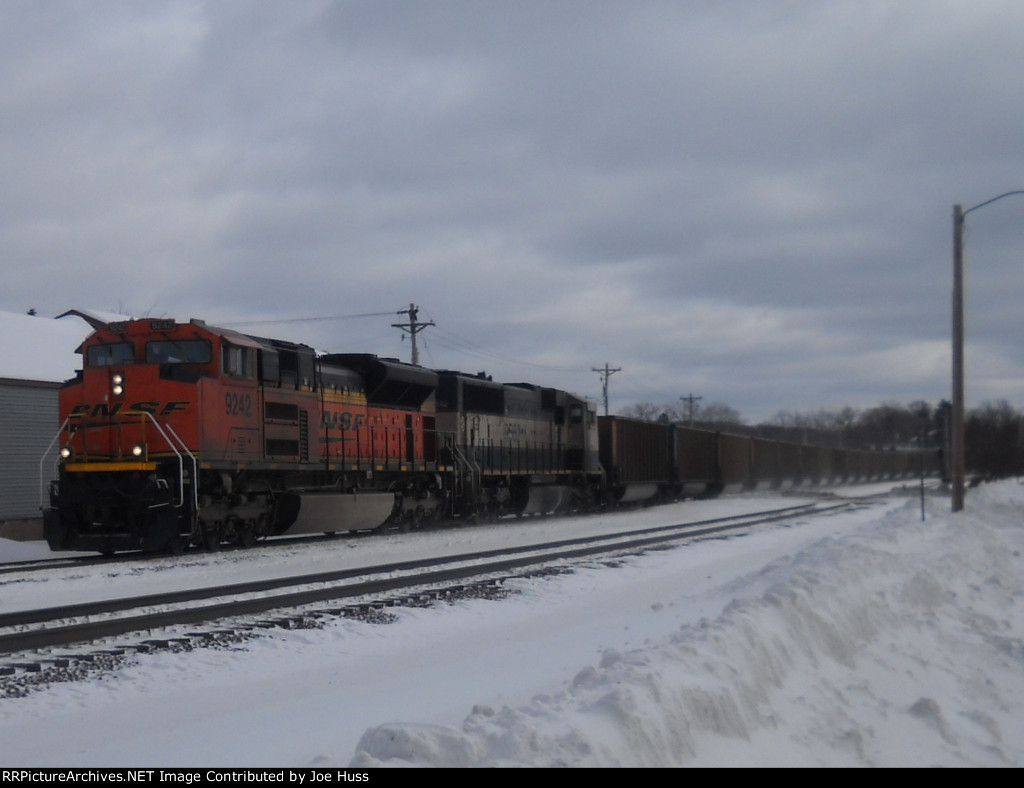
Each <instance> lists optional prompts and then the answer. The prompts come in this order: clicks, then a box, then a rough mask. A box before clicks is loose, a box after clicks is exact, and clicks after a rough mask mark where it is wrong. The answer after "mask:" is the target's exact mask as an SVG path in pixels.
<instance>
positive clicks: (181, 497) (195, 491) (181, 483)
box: [136, 410, 199, 511]
mask: <svg viewBox="0 0 1024 788" xmlns="http://www.w3.org/2000/svg"><path fill="white" fill-rule="evenodd" d="M136 412H137V413H140V414H143V415H145V416H146V417H147V418H148V419H149V420H150V421H151V422H153V426H154V427H156V429H157V431H158V432H159V433H160V435H161V436H162V437H163V439H164V442H165V443H166V444H167V445H168V446H170V447H171V451H173V452H174V454H175V456H176V457H177V458H178V503H176V504H174V508H175V509H180V508H181V507H182V506H184V505H185V460H184V458H182V456H181V452H179V451H178V449H177V448H176V447H175V445H174V441H172V440H171V439H170V438H169V437H168V436H167V431H169V432H170V433H171V435H173V436H174V440H175V441H177V442H178V446H180V447H181V449H182V451H184V452H185V454H187V455H188V457H189V459H190V460H192V499H193V500H192V503H193V511H198V510H199V462H198V460H196V456H195V455H194V454H193V453H192V452H191V451H189V449H188V446H186V445H185V441H183V440H182V439H181V438H180V437H179V435H178V433H176V432H175V431H174V428H173V427H172V426H171V425H170V424H168V425H167V431H165V430H164V428H163V426H162V425H161V424H160V422H158V421H157V420H156V417H155V416H154V415H153V414H152V413H149V412H148V411H144V410H142V411H136Z"/></svg>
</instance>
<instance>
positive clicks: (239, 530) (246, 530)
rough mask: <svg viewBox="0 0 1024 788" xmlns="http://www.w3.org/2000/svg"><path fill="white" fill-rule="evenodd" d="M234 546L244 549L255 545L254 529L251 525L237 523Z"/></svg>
mask: <svg viewBox="0 0 1024 788" xmlns="http://www.w3.org/2000/svg"><path fill="white" fill-rule="evenodd" d="M235 544H237V545H238V546H239V547H244V548H249V547H252V546H253V545H255V544H256V528H255V527H254V526H253V524H252V523H237V524H236V525H235Z"/></svg>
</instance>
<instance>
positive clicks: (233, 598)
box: [0, 501, 865, 696]
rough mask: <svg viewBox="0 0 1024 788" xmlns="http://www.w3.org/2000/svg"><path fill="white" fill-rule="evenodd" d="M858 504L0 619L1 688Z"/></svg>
mask: <svg viewBox="0 0 1024 788" xmlns="http://www.w3.org/2000/svg"><path fill="white" fill-rule="evenodd" d="M863 505H865V504H864V503H863V502H853V501H847V502H843V503H836V504H824V503H816V504H815V503H812V504H802V505H798V506H790V507H784V508H778V509H772V510H768V511H762V512H755V513H750V514H746V515H741V516H731V517H721V518H714V519H709V520H702V521H697V522H690V523H686V524H678V525H663V526H657V527H651V528H646V529H642V530H639V531H630V532H625V533H618V534H607V535H602V536H588V537H579V538H571V539H563V540H558V541H551V542H546V543H543V544H533V545H528V546H523V547H516V548H511V549H509V548H505V549H501V550H486V551H481V552H474V553H464V554H461V555H453V556H449V557H445V558H431V559H424V560H417V561H405V562H399V563H391V564H383V565H380V566H374V567H362V568H358V569H346V570H338V571H331V572H319V573H315V574H307V575H297V576H293V577H286V578H276V579H270V580H257V581H252V582H245V583H234V584H230V585H223V586H214V587H209V588H201V589H195V588H190V589H187V590H183V591H175V592H171V593H162V594H149V595H144V596H136V597H131V598H127V599H115V600H107V601H101V602H90V603H83V604H77V605H64V606H60V607H54V608H44V609H38V610H24V611H18V612H12V613H5V614H0V680H2V677H4V676H12V675H15V674H17V673H19V672H33V673H40V672H43V671H44V670H46V669H47V668H50V667H56V668H67V667H68V666H69V664H70V663H71V662H72V661H74V660H80V659H85V660H86V661H88V662H90V663H92V662H95V660H96V659H97V658H98V656H103V655H111V654H114V655H117V654H124V653H126V652H128V651H136V652H140V651H141V652H145V651H149V650H153V649H157V648H169V647H172V646H174V645H175V644H177V645H184V644H192V643H194V642H196V641H198V642H204V641H206V642H210V641H216V640H218V639H219V638H223V637H230V636H231V635H232V634H234V635H235V636H236V637H238V636H239V634H238V633H239V632H251V631H252V630H253V629H259V628H261V627H268V626H281V627H295V626H311V625H315V621H316V620H317V619H320V618H323V617H331V616H350V617H352V616H356V617H363V618H374V617H375V616H378V617H379V615H380V614H381V611H382V610H384V609H386V608H387V607H388V606H393V605H401V604H406V605H416V604H420V605H423V604H434V603H436V602H437V601H438V600H444V599H450V598H453V597H459V596H464V595H480V594H485V595H488V596H493V595H495V594H500V586H501V583H502V582H503V580H505V579H508V578H509V577H516V576H523V575H528V574H531V573H539V572H545V571H552V570H553V569H555V568H558V567H562V568H564V567H565V566H566V565H567V564H569V563H571V562H573V561H580V560H585V559H593V558H598V557H601V556H611V555H621V554H629V553H636V552H640V551H644V550H648V549H652V548H657V547H660V546H667V545H670V544H672V543H676V542H679V541H684V540H693V539H701V538H709V537H714V536H718V535H720V534H725V533H729V532H735V531H740V530H743V529H747V528H751V527H754V526H758V525H762V524H766V523H776V522H779V521H785V520H797V519H801V518H807V517H812V516H821V515H825V514H829V513H836V512H839V511H848V510H849V509H851V508H856V507H858V506H863ZM268 615H269V616H270V618H267V616H268ZM183 627H184V628H194V627H199V629H198V630H195V629H184V630H183V629H182V628H183ZM0 696H2V693H0Z"/></svg>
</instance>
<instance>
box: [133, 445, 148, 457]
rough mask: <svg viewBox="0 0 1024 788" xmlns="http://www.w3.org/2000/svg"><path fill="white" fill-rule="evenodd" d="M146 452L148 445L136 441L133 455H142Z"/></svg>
mask: <svg viewBox="0 0 1024 788" xmlns="http://www.w3.org/2000/svg"><path fill="white" fill-rule="evenodd" d="M145 453H146V447H145V446H143V445H142V444H141V443H136V444H135V445H134V446H132V457H141V456H142V455H144V454H145Z"/></svg>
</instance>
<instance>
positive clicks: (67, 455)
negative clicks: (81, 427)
mask: <svg viewBox="0 0 1024 788" xmlns="http://www.w3.org/2000/svg"><path fill="white" fill-rule="evenodd" d="M60 456H61V457H62V458H63V459H65V460H69V459H71V447H70V446H65V447H63V448H62V449H61V450H60Z"/></svg>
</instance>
